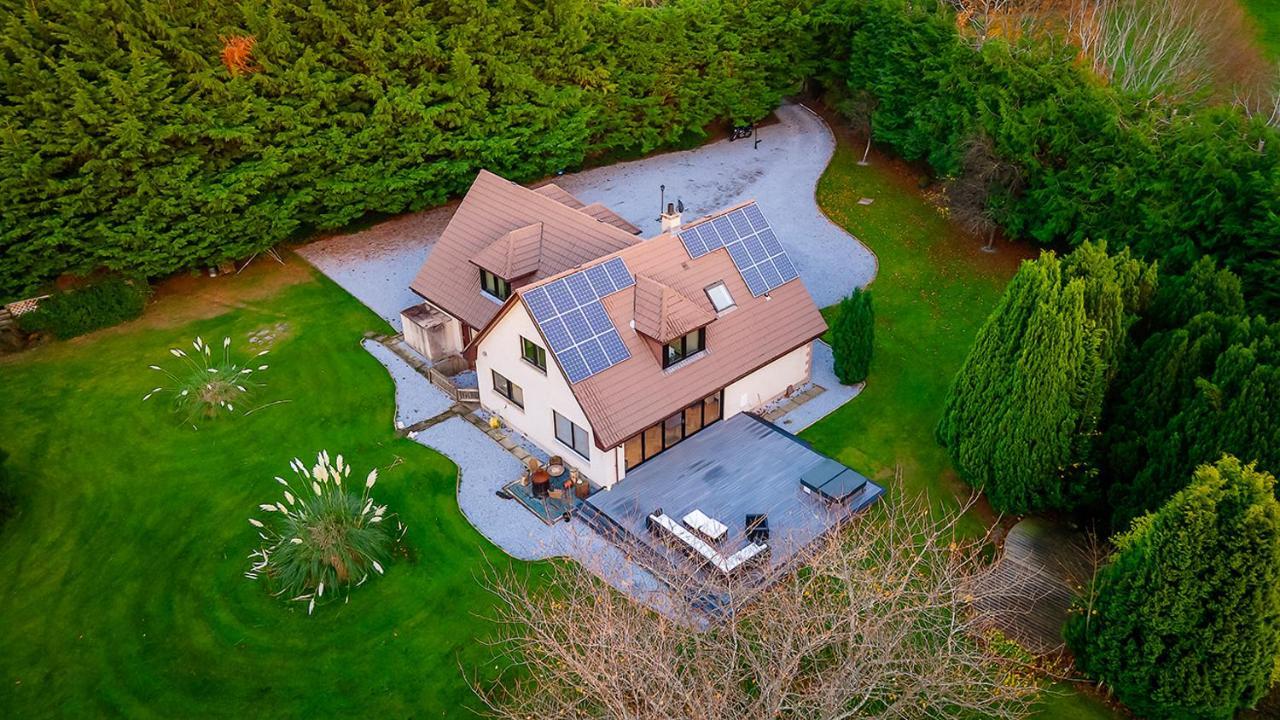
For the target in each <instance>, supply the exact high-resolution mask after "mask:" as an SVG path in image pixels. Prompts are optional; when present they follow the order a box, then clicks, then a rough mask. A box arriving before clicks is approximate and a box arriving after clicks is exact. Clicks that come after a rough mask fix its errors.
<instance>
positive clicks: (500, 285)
mask: <svg viewBox="0 0 1280 720" xmlns="http://www.w3.org/2000/svg"><path fill="white" fill-rule="evenodd" d="M480 289H481V290H484V291H485V292H486V293H489V295H491V296H493V297H495V298H497V299H499V300H506V299H507V298H509V297H511V284H510V283H508V282H507V281H506V280H503V279H502V278H500V277H498V276H497V275H494V274H493V273H491V272H489V271H488V270H481V271H480Z"/></svg>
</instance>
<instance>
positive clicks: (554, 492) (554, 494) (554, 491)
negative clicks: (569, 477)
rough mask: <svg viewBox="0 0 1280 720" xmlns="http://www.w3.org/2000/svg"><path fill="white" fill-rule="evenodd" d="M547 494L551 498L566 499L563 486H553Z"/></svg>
mask: <svg viewBox="0 0 1280 720" xmlns="http://www.w3.org/2000/svg"><path fill="white" fill-rule="evenodd" d="M547 494H548V495H550V496H551V499H552V500H563V499H564V489H563V488H558V487H553V488H551V490H549V491H548V492H547Z"/></svg>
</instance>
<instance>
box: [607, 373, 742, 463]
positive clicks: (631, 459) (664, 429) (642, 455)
mask: <svg viewBox="0 0 1280 720" xmlns="http://www.w3.org/2000/svg"><path fill="white" fill-rule="evenodd" d="M723 396H724V391H723V390H721V391H720V392H717V393H715V394H713V395H708V396H707V397H705V398H703V399H702V400H699V401H697V402H695V403H694V404H692V405H690V406H688V407H686V408H685V409H683V410H681V411H680V412H678V413H676V414H674V415H672V416H671V417H669V418H667V419H665V420H663V421H662V422H660V423H655V424H653V425H650V426H649V427H647V428H645V429H644V430H643V431H642V432H640V433H639V434H637V435H633V436H632V437H631V438H630V439H629V440H627V441H626V442H625V443H623V445H622V450H623V456H624V458H625V460H626V463H627V469H628V470H630V469H632V468H634V467H636V466H637V465H639V464H641V463H643V462H644V461H646V460H648V459H650V458H652V457H653V456H654V455H657V454H658V453H661V452H662V451H663V450H666V449H668V448H670V447H672V446H674V445H677V444H679V443H680V442H681V441H683V440H685V439H686V438H689V437H691V436H693V435H696V434H697V433H698V431H700V430H702V429H703V428H705V427H707V426H708V425H710V424H712V423H714V422H717V421H719V420H720V415H721V413H720V407H721V405H722V404H723V403H722V400H723Z"/></svg>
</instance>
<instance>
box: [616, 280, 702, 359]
mask: <svg viewBox="0 0 1280 720" xmlns="http://www.w3.org/2000/svg"><path fill="white" fill-rule="evenodd" d="M634 313H635V321H636V332H639V333H642V334H644V335H648V336H649V337H651V338H653V339H654V340H657V341H658V342H660V343H664V344H665V343H667V342H670V341H672V340H674V339H676V338H678V337H680V336H681V335H684V334H685V333H688V332H691V331H693V330H696V329H698V328H700V327H702V326H703V325H706V324H707V323H709V322H711V321H712V320H715V319H716V314H715V313H714V312H712V311H711V310H709V309H707V308H704V307H699V306H698V304H697V303H696V302H694V301H693V300H690V299H689V298H687V297H685V296H684V295H681V294H680V293H679V292H678V291H676V290H675V289H674V288H671V287H668V286H666V285H663V284H662V283H660V282H658V281H657V280H654V279H653V278H651V277H649V276H647V275H637V276H636V288H635V310H634Z"/></svg>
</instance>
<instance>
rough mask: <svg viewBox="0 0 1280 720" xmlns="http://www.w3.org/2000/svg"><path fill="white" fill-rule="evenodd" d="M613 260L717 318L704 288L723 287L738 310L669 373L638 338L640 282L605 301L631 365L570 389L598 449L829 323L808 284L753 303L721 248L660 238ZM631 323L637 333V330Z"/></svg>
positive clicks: (671, 237)
mask: <svg viewBox="0 0 1280 720" xmlns="http://www.w3.org/2000/svg"><path fill="white" fill-rule="evenodd" d="M609 257H620V258H622V259H623V260H624V261H625V262H626V264H627V267H628V269H629V270H630V271H631V273H632V274H634V275H635V276H636V277H637V278H638V279H644V278H648V279H650V280H652V281H654V282H655V283H657V284H661V285H664V286H666V287H668V288H670V289H671V290H673V291H674V292H676V293H678V294H679V295H681V296H682V297H683V298H684V299H685V300H686V301H687V302H688V303H690V304H691V305H692V306H694V307H695V308H696V309H697V310H699V311H700V312H704V313H709V314H711V315H712V316H713V317H714V316H715V309H714V308H713V307H712V305H711V301H710V300H709V299H708V298H707V296H706V292H705V288H707V287H709V286H711V285H713V284H715V283H717V282H723V283H724V284H725V287H726V288H727V289H728V290H729V293H730V294H731V295H732V296H733V300H734V302H735V303H736V307H735V308H733V309H731V310H728V311H726V312H725V313H724V314H722V315H720V316H719V317H717V318H716V319H714V320H712V322H711V323H710V324H709V325H708V326H707V351H706V352H705V353H703V354H701V355H698V356H695V357H694V358H691V359H689V360H686V361H685V362H683V363H681V364H679V365H677V366H675V367H673V368H670V369H668V370H664V369H663V368H662V364H661V362H660V361H659V359H658V357H657V356H656V355H655V353H654V352H652V351H651V349H650V347H649V344H648V343H649V342H650V341H648V340H647V339H646V338H645V337H643V336H642V335H641V334H640V333H638V332H637V331H636V328H638V327H640V326H641V325H642V324H643V322H642V320H641V318H639V317H637V313H636V308H637V304H638V302H639V305H640V306H641V307H643V306H644V303H645V300H644V299H643V298H641V299H640V300H639V301H638V300H637V297H636V296H637V293H642V294H643V293H646V292H648V291H647V290H645V289H642V287H641V284H640V282H639V281H638V282H637V285H635V286H632V287H629V288H627V289H625V290H621V291H619V292H616V293H613V294H611V295H609V296H608V297H606V298H605V299H604V307H605V310H606V311H608V313H609V317H610V319H611V320H612V321H613V324H614V327H616V328H617V329H618V331H619V333H620V335H621V336H622V340H623V342H624V343H625V344H626V346H627V350H628V351H629V352H630V353H631V357H630V358H629V359H627V360H625V361H623V362H620V363H618V364H616V365H614V366H613V367H610V368H608V369H607V370H604V371H602V372H599V373H596V374H595V375H592V376H591V377H588V378H587V379H585V380H582V381H580V382H578V383H574V384H572V385H571V386H570V387H571V388H572V389H573V392H574V395H575V396H576V397H577V399H578V403H579V404H580V405H581V406H582V410H583V412H585V413H586V415H587V419H588V421H590V423H591V427H592V430H593V436H594V437H595V441H596V444H597V445H598V446H599V447H601V448H606V449H607V448H611V447H615V446H617V445H618V444H620V443H622V442H623V441H625V440H626V439H627V438H629V437H631V436H632V435H634V434H636V433H637V432H639V431H641V430H643V429H644V428H646V427H648V426H650V425H652V424H653V423H655V422H658V421H659V420H662V419H663V418H665V417H668V416H670V415H672V414H673V413H675V412H676V411H678V410H680V409H681V408H683V407H685V406H687V405H689V404H691V403H693V402H694V401H695V400H698V399H700V398H703V397H705V396H707V395H710V394H711V393H713V392H715V391H717V390H719V389H721V388H723V387H725V386H727V385H730V384H732V383H733V382H735V381H737V380H740V379H742V378H743V377H746V376H747V375H749V374H750V373H752V372H754V371H755V370H757V369H759V368H761V367H763V366H765V365H767V364H769V363H770V362H772V361H773V360H776V359H777V358H780V357H782V356H783V355H786V354H787V353H789V352H791V351H792V350H795V349H797V348H799V347H801V346H802V345H804V344H805V343H808V342H809V341H811V340H813V339H815V338H817V337H819V336H821V335H822V333H824V332H826V329H827V323H826V322H825V321H824V320H823V319H822V314H821V313H820V312H819V311H818V306H817V305H816V304H815V303H814V301H813V297H812V296H811V295H809V291H808V289H806V288H805V286H804V283H803V282H802V281H801V280H793V281H791V282H788V283H785V284H783V285H782V286H780V287H778V288H775V289H774V290H773V291H772V292H771V293H769V294H768V295H762V296H760V297H753V296H752V295H751V293H750V292H749V291H748V290H747V285H746V283H745V282H743V280H742V276H741V275H739V274H738V269H737V267H736V266H735V265H734V264H733V260H731V259H730V258H729V253H728V251H726V250H724V249H723V248H721V249H719V250H715V251H713V252H710V253H707V254H706V255H703V256H702V257H699V258H697V259H690V257H689V255H688V253H687V252H686V250H685V248H684V245H683V244H682V243H681V242H680V239H679V238H678V237H676V236H675V235H671V234H663V235H659V236H657V237H655V238H653V239H652V240H646V241H645V242H643V243H640V244H638V245H633V246H631V247H628V248H626V249H625V250H622V251H619V252H617V253H614V254H612V255H610V256H609ZM606 259H608V258H601V259H600V261H604V260H606ZM590 264H591V265H594V264H595V263H594V262H593V263H590ZM544 282H545V281H544ZM537 284H542V283H537ZM532 288H533V285H529V286H526V287H524V288H522V289H520V290H519V291H518V293H517V294H518V295H519V296H520V297H523V294H524V292H526V291H528V290H530V289H532ZM526 307H527V306H526ZM633 320H635V321H636V328H633V327H632V325H631V323H632V321H633Z"/></svg>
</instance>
